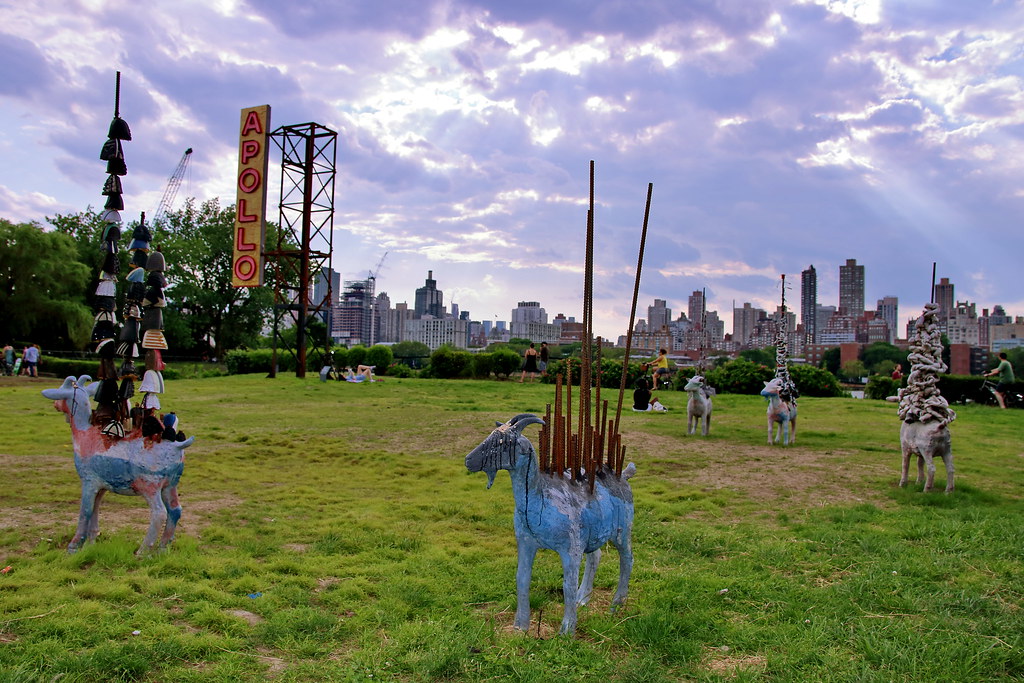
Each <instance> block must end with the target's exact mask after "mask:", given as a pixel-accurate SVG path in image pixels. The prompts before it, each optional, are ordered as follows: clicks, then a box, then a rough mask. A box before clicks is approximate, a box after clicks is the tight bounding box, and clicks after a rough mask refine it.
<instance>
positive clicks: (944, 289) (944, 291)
mask: <svg viewBox="0 0 1024 683" xmlns="http://www.w3.org/2000/svg"><path fill="white" fill-rule="evenodd" d="M954 301H956V300H955V299H954V298H953V283H952V282H950V281H949V278H948V277H944V278H941V279H939V281H938V283H936V285H935V303H937V304H938V305H939V310H938V311H936V313H937V314H938V316H939V321H940V322H941V323H943V324H945V322H946V321H947V320H949V316H950V315H952V313H953V309H954V308H955V306H954V305H953V303H954Z"/></svg>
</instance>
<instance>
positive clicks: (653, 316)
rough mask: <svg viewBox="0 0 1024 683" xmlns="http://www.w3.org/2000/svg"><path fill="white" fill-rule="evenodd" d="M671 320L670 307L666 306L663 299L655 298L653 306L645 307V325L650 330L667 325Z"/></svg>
mask: <svg viewBox="0 0 1024 683" xmlns="http://www.w3.org/2000/svg"><path fill="white" fill-rule="evenodd" d="M671 321H672V309H671V308H668V307H667V306H666V304H665V300H664V299H655V300H654V305H653V306H648V307H647V325H648V327H649V329H650V330H651V331H652V332H657V331H658V330H660V329H661V328H663V327H667V326H668V324H669V322H671Z"/></svg>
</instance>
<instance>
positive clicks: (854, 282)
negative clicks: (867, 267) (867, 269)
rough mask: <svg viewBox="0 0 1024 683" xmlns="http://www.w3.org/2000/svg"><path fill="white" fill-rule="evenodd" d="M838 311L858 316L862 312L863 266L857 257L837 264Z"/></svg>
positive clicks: (841, 313) (842, 313)
mask: <svg viewBox="0 0 1024 683" xmlns="http://www.w3.org/2000/svg"><path fill="white" fill-rule="evenodd" d="M839 313H840V315H849V316H853V317H858V316H860V315H861V314H862V313H864V266H858V265H857V259H853V258H850V259H846V265H845V266H839Z"/></svg>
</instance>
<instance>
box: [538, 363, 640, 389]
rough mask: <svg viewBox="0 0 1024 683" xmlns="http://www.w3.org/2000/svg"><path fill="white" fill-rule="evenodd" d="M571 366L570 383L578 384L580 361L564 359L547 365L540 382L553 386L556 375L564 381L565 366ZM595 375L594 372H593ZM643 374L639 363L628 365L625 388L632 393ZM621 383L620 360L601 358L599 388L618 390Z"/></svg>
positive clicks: (566, 372) (566, 371) (565, 375)
mask: <svg viewBox="0 0 1024 683" xmlns="http://www.w3.org/2000/svg"><path fill="white" fill-rule="evenodd" d="M570 365H571V366H572V383H573V384H574V385H576V386H579V384H580V369H581V361H580V359H579V358H565V359H561V360H553V361H551V362H549V363H548V371H547V375H545V376H544V377H543V378H542V380H543V381H544V382H546V383H548V384H554V383H555V381H556V380H557V377H558V375H561V376H562V381H563V382H565V381H566V377H567V374H568V370H567V366H570ZM595 374H596V371H595ZM642 374H643V370H642V369H641V364H640V363H630V364H629V366H628V367H627V369H626V388H627V389H629V390H630V391H632V387H633V383H634V382H635V381H636V380H637V379H638V378H639V377H640V376H641V375H642ZM621 382H622V359H615V358H602V359H601V387H602V388H605V389H618V388H619V384H620V383H621Z"/></svg>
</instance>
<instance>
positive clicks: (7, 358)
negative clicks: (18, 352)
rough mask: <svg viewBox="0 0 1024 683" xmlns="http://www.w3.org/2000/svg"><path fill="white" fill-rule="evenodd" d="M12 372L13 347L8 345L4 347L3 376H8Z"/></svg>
mask: <svg viewBox="0 0 1024 683" xmlns="http://www.w3.org/2000/svg"><path fill="white" fill-rule="evenodd" d="M12 372H14V347H13V346H11V345H10V344H5V345H4V374H5V375H10V374H11V373H12Z"/></svg>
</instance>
